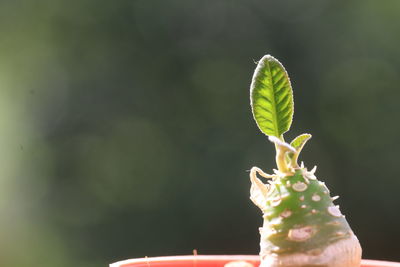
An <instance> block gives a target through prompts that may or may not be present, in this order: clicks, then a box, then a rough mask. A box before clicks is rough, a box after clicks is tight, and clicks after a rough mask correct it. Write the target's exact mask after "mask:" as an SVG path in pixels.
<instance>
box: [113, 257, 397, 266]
mask: <svg viewBox="0 0 400 267" xmlns="http://www.w3.org/2000/svg"><path fill="white" fill-rule="evenodd" d="M259 257H260V256H258V255H178V256H161V257H146V258H136V259H128V260H123V261H118V262H115V263H112V264H110V267H124V266H125V265H128V264H135V263H155V262H168V261H169V262H170V261H193V262H199V261H235V260H243V261H252V262H258V261H259ZM368 266H371V267H373V266H382V267H400V263H399V262H392V261H380V260H366V259H364V260H362V267H368Z"/></svg>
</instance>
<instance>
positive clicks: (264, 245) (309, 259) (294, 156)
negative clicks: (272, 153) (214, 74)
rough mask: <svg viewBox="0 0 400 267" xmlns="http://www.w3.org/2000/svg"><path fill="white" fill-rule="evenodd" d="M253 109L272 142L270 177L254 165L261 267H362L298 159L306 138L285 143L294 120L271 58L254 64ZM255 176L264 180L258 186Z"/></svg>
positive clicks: (322, 190) (336, 213) (343, 224)
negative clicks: (265, 180)
mask: <svg viewBox="0 0 400 267" xmlns="http://www.w3.org/2000/svg"><path fill="white" fill-rule="evenodd" d="M250 99H251V108H252V111H253V116H254V119H255V121H256V123H257V125H258V127H259V128H260V130H261V132H263V133H264V134H266V135H267V136H268V139H269V140H270V141H271V142H273V143H274V144H275V149H276V164H277V167H278V169H277V170H274V174H266V173H264V172H263V171H262V170H261V169H259V168H257V167H253V168H252V169H251V171H250V180H251V190H250V199H251V200H252V201H253V202H254V204H256V205H257V206H258V207H259V208H260V209H261V210H262V212H263V218H264V224H263V227H262V228H260V234H261V241H260V246H261V251H260V256H261V266H262V267H267V266H268V267H277V266H291V267H306V266H307V267H312V266H314V267H317V266H318V267H355V266H360V262H361V247H360V244H359V242H358V239H357V237H356V236H355V235H354V233H353V231H352V230H351V228H350V226H349V224H348V223H347V221H346V219H345V217H344V216H343V215H342V214H341V212H340V210H339V207H338V206H335V205H334V204H333V201H334V200H335V199H336V198H337V197H333V198H332V197H331V196H330V193H329V190H328V188H327V187H326V185H325V184H324V183H323V182H321V181H319V180H318V179H317V177H316V176H315V171H316V167H314V168H313V169H312V170H311V171H308V169H307V168H306V167H304V165H303V163H301V165H300V166H299V164H298V157H299V154H300V152H301V150H302V149H303V147H304V145H305V144H306V142H307V141H308V140H309V139H310V138H311V135H310V134H302V135H299V136H298V137H296V138H295V139H294V140H293V141H292V142H290V143H286V142H285V140H284V138H283V134H284V133H285V132H287V131H288V130H289V128H290V126H291V123H292V118H293V92H292V87H291V84H290V80H289V77H288V75H287V73H286V70H285V68H284V67H283V66H282V64H281V63H280V62H279V61H278V60H277V59H275V58H274V57H272V56H270V55H266V56H264V57H263V58H262V59H261V60H260V61H259V62H258V65H257V68H256V70H255V72H254V75H253V79H252V83H251V87H250ZM257 174H258V175H260V176H262V177H264V178H268V179H272V180H269V181H268V182H269V183H268V184H265V183H263V182H261V180H260V179H258V178H257Z"/></svg>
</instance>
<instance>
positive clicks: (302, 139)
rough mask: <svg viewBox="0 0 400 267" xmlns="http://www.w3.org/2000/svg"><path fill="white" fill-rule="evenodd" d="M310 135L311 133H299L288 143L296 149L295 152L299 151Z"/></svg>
mask: <svg viewBox="0 0 400 267" xmlns="http://www.w3.org/2000/svg"><path fill="white" fill-rule="evenodd" d="M311 137H312V135H311V134H301V135H299V136H297V137H296V138H295V139H293V141H292V142H290V145H291V146H292V147H294V149H296V151H297V153H299V152H300V151H301V150H302V149H303V147H304V145H305V144H306V143H307V141H308V140H309V139H310V138H311Z"/></svg>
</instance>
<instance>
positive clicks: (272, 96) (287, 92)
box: [250, 55, 293, 138]
mask: <svg viewBox="0 0 400 267" xmlns="http://www.w3.org/2000/svg"><path fill="white" fill-rule="evenodd" d="M250 101H251V108H252V111H253V116H254V119H255V121H256V123H257V125H258V128H260V130H261V132H263V133H264V134H266V135H269V136H276V137H278V138H281V136H282V134H283V133H285V132H287V131H288V130H289V128H290V125H291V124H292V119H293V91H292V86H291V85H290V80H289V76H288V75H287V73H286V70H285V68H284V67H283V66H282V64H281V63H280V62H279V61H278V60H277V59H275V58H274V57H272V56H270V55H266V56H264V57H263V58H262V59H261V60H260V61H259V62H258V65H257V68H256V70H255V72H254V75H253V79H252V82H251V86H250Z"/></svg>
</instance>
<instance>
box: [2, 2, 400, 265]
mask: <svg viewBox="0 0 400 267" xmlns="http://www.w3.org/2000/svg"><path fill="white" fill-rule="evenodd" d="M399 14H400V1H398V0H386V1H374V0H359V1H347V0H346V1H345V0H336V1H328V0H318V1H307V0H296V1H283V0H280V1H266V0H264V1H261V0H237V1H234V0H231V1H228V0H223V1H222V0H221V1H215V0H214V1H194V0H185V1H183V0H181V1H179V0H129V1H127V0H119V1H100V0H82V1H67V0H51V1H50V0H48V1H46V0H40V1H28V0H12V1H11V0H10V1H7V0H1V1H0V149H1V150H0V214H1V215H0V265H1V266H13V267H21V266H41V267H47V266H49V267H50V266H59V267H64V266H65V267H67V266H88V267H91V266H106V265H107V264H108V263H110V262H113V261H117V260H123V259H126V258H134V257H144V256H160V255H176V254H191V253H192V250H193V249H197V250H198V253H199V254H257V253H258V242H259V241H258V239H259V236H258V227H259V226H260V225H261V223H262V218H261V213H260V211H259V210H258V209H257V208H256V207H255V206H254V205H253V204H252V203H251V202H250V200H249V188H250V182H249V178H248V172H246V170H249V169H250V168H251V167H252V166H258V167H261V168H262V169H264V170H265V171H267V172H270V171H271V169H272V168H273V167H274V165H275V162H274V149H273V146H272V145H271V144H270V143H269V142H268V141H267V139H266V137H265V136H263V135H262V134H261V133H260V132H259V130H258V129H257V127H256V124H255V122H254V121H253V119H252V116H251V112H250V108H249V84H250V79H251V76H252V73H253V71H254V68H255V64H254V61H257V60H258V59H260V58H261V57H262V56H263V55H264V54H267V53H269V54H272V55H274V56H275V57H277V58H278V59H279V60H280V61H281V62H283V64H284V65H285V66H286V68H287V70H288V72H289V75H290V76H291V80H292V85H293V87H294V91H295V118H294V119H295V120H294V123H293V125H292V130H291V131H290V132H289V134H288V135H287V137H288V139H291V138H292V137H294V136H296V135H297V134H300V133H303V132H309V133H311V134H313V139H312V141H311V142H310V143H309V144H308V145H307V147H306V148H305V150H304V152H303V154H302V160H304V162H305V164H306V166H308V167H309V168H312V167H313V166H314V165H318V171H317V176H318V177H319V178H320V179H322V180H324V181H325V182H326V183H327V185H328V186H329V187H330V189H331V192H332V194H333V195H340V196H341V198H340V199H339V200H338V201H337V203H338V204H340V205H341V209H342V211H343V213H344V214H346V216H347V219H348V220H349V222H350V224H351V225H352V228H353V230H354V231H355V233H356V234H357V235H358V237H359V239H360V241H361V243H362V245H363V248H364V258H374V259H387V260H397V261H400V256H399V255H400V245H399V238H400V227H399V225H400V209H399V204H400V199H399V188H400V179H399V177H398V169H397V167H399V156H398V154H399V152H398V150H399V149H400V148H399V144H398V136H399V131H400V126H399V122H398V121H399V119H398V118H399V114H400V105H399V97H400V90H399V85H400V75H399V74H400V49H399V47H400V34H399V33H400V32H399V29H400V17H399ZM396 118H397V119H396Z"/></svg>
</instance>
